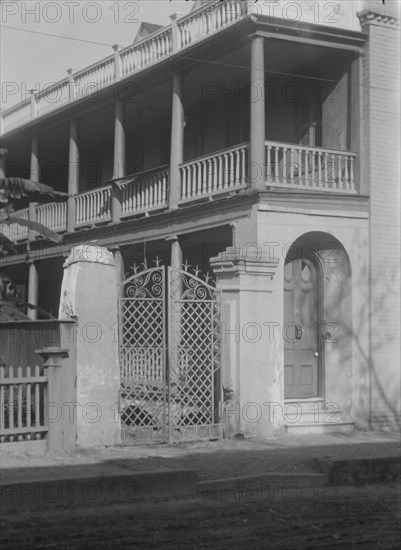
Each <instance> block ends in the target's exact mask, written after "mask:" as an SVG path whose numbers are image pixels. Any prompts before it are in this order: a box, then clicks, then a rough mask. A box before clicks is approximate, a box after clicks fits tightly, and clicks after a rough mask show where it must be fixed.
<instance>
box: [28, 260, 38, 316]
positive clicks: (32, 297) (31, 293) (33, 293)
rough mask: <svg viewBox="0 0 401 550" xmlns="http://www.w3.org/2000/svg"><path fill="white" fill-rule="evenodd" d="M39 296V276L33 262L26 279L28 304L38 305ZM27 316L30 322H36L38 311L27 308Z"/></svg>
mask: <svg viewBox="0 0 401 550" xmlns="http://www.w3.org/2000/svg"><path fill="white" fill-rule="evenodd" d="M38 296H39V274H38V268H37V266H36V264H35V262H30V264H29V277H28V304H32V305H33V306H37V305H38ZM27 315H28V317H29V318H30V319H32V321H36V320H37V318H38V310H37V309H30V308H29V307H28V311H27Z"/></svg>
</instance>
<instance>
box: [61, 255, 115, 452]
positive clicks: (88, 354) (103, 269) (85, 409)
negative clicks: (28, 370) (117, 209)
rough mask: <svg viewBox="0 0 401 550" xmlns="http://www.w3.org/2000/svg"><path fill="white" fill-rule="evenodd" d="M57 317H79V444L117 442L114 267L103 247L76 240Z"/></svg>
mask: <svg viewBox="0 0 401 550" xmlns="http://www.w3.org/2000/svg"><path fill="white" fill-rule="evenodd" d="M59 318H60V319H77V320H78V327H77V338H76V354H77V360H76V364H77V404H76V420H77V444H78V445H80V446H81V447H93V446H97V445H116V444H118V443H119V442H120V417H119V414H118V409H119V407H118V400H119V388H120V375H119V362H118V338H117V335H118V322H117V321H118V309H117V270H116V264H115V261H114V258H113V254H112V253H111V252H109V251H108V250H107V249H106V248H102V247H98V246H90V245H81V246H76V247H74V248H73V249H72V250H71V253H70V255H69V257H68V258H67V260H66V262H65V264H64V277H63V283H62V287H61V297H60V310H59Z"/></svg>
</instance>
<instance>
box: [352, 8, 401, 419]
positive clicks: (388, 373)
mask: <svg viewBox="0 0 401 550" xmlns="http://www.w3.org/2000/svg"><path fill="white" fill-rule="evenodd" d="M371 5H372V9H367V10H365V11H363V12H362V13H360V14H359V18H360V21H361V26H362V31H363V32H365V33H367V34H368V36H369V38H368V40H367V42H366V46H365V52H364V55H363V94H364V95H363V120H364V132H363V137H364V139H363V144H362V148H363V164H364V170H365V178H366V180H367V186H366V187H367V189H368V190H369V192H370V280H371V284H370V319H371V326H370V368H371V425H372V427H374V428H375V427H391V428H396V427H397V426H398V428H399V426H400V421H401V413H400V408H401V405H400V393H401V383H400V368H399V366H400V363H399V335H400V332H401V329H400V308H401V304H400V274H399V264H400V244H401V243H400V221H399V207H398V206H397V205H399V204H400V182H399V151H400V132H399V130H400V125H399V120H400V103H399V94H400V82H399V77H400V71H399V66H400V34H399V14H398V9H399V8H398V6H397V3H396V2H386V4H385V5H384V6H380V4H379V2H376V3H375V5H373V4H372V3H371ZM392 10H394V11H392Z"/></svg>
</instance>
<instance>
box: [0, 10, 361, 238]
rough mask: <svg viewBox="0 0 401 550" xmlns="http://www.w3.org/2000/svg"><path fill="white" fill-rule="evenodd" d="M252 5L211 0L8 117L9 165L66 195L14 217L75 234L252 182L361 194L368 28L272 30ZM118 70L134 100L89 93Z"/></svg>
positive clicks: (10, 231) (286, 191)
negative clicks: (362, 72)
mask: <svg viewBox="0 0 401 550" xmlns="http://www.w3.org/2000/svg"><path fill="white" fill-rule="evenodd" d="M245 4H246V3H245V2H238V1H232V0H228V1H226V2H217V3H214V4H209V3H208V6H209V7H211V6H213V7H214V9H213V10H210V9H209V10H208V11H207V12H205V10H204V9H203V10H202V9H198V10H195V11H194V12H192V13H191V14H190V15H188V16H186V17H183V18H180V19H178V21H173V23H172V25H171V26H169V27H167V28H164V29H162V30H159V31H156V32H155V33H153V34H152V35H150V36H149V37H148V38H146V39H144V40H142V41H141V42H138V43H136V44H134V45H133V46H130V47H129V48H126V49H125V50H122V51H120V52H117V51H116V53H115V56H112V57H110V58H107V60H106V61H107V62H106V61H103V62H102V63H100V64H96V65H94V66H93V67H92V68H90V69H87V70H86V71H81V72H80V73H77V74H76V75H74V82H73V81H72V77H71V79H70V80H68V81H65V82H64V83H63V84H62V87H63V89H64V92H63V93H61V92H60V94H59V95H58V99H57V100H56V101H54V102H49V101H45V100H44V98H43V97H42V95H40V94H39V95H38V96H36V97H35V98H32V102H31V103H30V105H31V107H32V106H35V110H33V111H30V110H29V109H28V110H27V113H28V115H29V116H28V115H27V117H28V119H27V120H28V122H27V123H25V122H24V119H23V118H18V117H17V119H15V120H16V122H15V124H16V125H17V126H18V124H20V126H19V127H17V126H14V129H13V130H12V129H11V128H12V124H14V123H11V118H9V119H8V120H9V122H8V123H7V124H9V126H8V129H7V125H6V130H7V131H6V134H5V135H4V136H3V144H4V145H3V147H5V148H7V150H8V153H7V159H6V170H5V171H6V175H7V176H10V177H12V176H15V177H25V178H31V179H37V180H38V181H41V182H42V183H45V184H48V185H51V186H52V187H54V188H55V189H57V190H59V191H63V192H68V193H69V194H70V199H69V200H68V201H58V202H53V203H49V204H37V205H36V206H34V205H31V207H30V208H29V209H28V208H27V206H28V203H25V204H24V203H20V204H19V205H18V206H19V208H20V210H19V211H18V213H17V216H20V217H23V218H25V219H27V218H28V216H30V217H31V219H33V220H36V221H39V222H41V223H42V224H44V225H46V226H48V227H49V228H51V229H53V230H55V231H58V232H61V233H64V232H67V233H72V232H75V231H79V230H82V229H84V228H88V227H93V226H104V225H108V224H117V223H120V222H125V221H128V220H132V219H134V218H140V217H144V216H146V217H148V216H152V215H153V214H154V213H160V212H164V211H169V210H172V211H173V210H177V209H183V208H185V207H187V206H190V205H192V204H194V203H196V202H199V201H200V202H202V201H203V202H205V203H207V202H209V201H211V200H215V199H216V198H217V197H219V196H225V195H228V196H229V195H232V194H238V193H241V192H242V191H243V190H244V189H246V188H254V189H257V190H259V191H274V192H280V193H282V194H283V196H288V195H290V194H291V193H293V192H296V193H309V194H314V195H315V196H316V195H320V196H321V195H325V196H337V197H339V196H343V198H344V200H347V198H346V197H349V196H351V195H356V194H358V193H362V194H363V193H364V188H363V187H362V185H363V184H364V183H363V178H361V177H360V170H361V166H360V165H361V163H360V143H361V136H360V133H361V126H360V116H361V114H360V113H361V109H360V91H359V90H360V84H359V58H358V52H359V49H360V47H361V45H362V44H363V43H364V39H365V38H364V35H362V33H357V32H354V31H344V30H343V31H340V30H338V29H335V32H333V30H332V29H329V30H327V29H326V28H323V26H320V27H319V26H318V25H316V29H317V30H315V29H314V28H312V25H309V26H306V27H305V28H304V27H301V26H300V25H298V23H296V22H295V23H294V22H290V23H289V22H288V21H287V22H286V21H284V23H282V28H281V30H280V34H279V35H278V36H277V35H276V29H277V28H278V27H277V25H272V24H271V22H269V21H268V20H267V21H266V20H264V19H261V20H258V21H256V22H255V21H254V20H253V19H250V18H249V19H248V20H246V19H245V20H244V12H243V8H244V5H245ZM240 7H241V9H239V8H240ZM305 29H306V30H305ZM220 31H221V32H220ZM301 31H302V32H301ZM209 38H210V40H209ZM234 38H235V41H233V39H234ZM174 44H176V46H174ZM177 48H179V49H177ZM184 48H192V50H191V51H190V52H189V50H188V51H187V53H186V54H185V55H182V54H181V53H179V55H178V56H177V57H176V59H175V60H174V63H172V62H171V60H169V58H170V57H171V52H174V51H175V52H179V50H180V51H181V50H182V49H184ZM128 52H130V53H129V55H128ZM151 54H152V55H151ZM172 55H173V56H174V54H172ZM152 56H153V57H152ZM128 59H130V61H129V62H128V61H127V60H128ZM163 60H164V61H165V63H164V64H163ZM106 67H108V69H107V70H106ZM111 67H112V68H113V69H111ZM145 69H149V70H146V71H145ZM84 75H86V76H85V78H86V79H87V80H86V81H85V78H84ZM89 75H90V76H89ZM102 75H103V76H102ZM105 75H108V76H105ZM132 75H133V76H132ZM135 75H137V76H138V78H137V76H135ZM140 75H142V76H141V79H139V76H140ZM131 76H132V80H130V77H131ZM118 78H120V79H121V78H122V79H127V81H128V82H131V83H133V84H135V85H136V88H135V97H132V94H130V93H129V92H130V91H131V92H132V89H131V90H129V89H128V91H127V92H126V93H125V95H124V94H121V96H119V97H116V96H115V94H114V93H110V94H106V93H104V94H101V97H100V98H99V100H98V101H88V100H89V99H91V97H92V96H88V98H86V100H85V92H84V91H83V90H84V89H85V86H86V85H87V86H89V85H90V84H92V85H95V88H96V87H100V88H101V87H102V86H103V87H104V88H103V89H104V90H106V89H107V88H108V87H110V86H112V85H113V83H115V79H117V80H118ZM113 79H114V80H113ZM79 82H81V83H82V85H81V84H79ZM85 82H86V84H85ZM77 83H78V85H77ZM138 83H139V84H140V85H138ZM60 86H61V85H60ZM56 88H57V87H56ZM57 89H59V90H61V88H60V87H59V88H57ZM67 89H68V93H67V92H66V91H65V90H67ZM88 89H89V88H88ZM255 93H256V95H255ZM92 94H93V95H94V96H96V91H95V92H93V88H92ZM252 94H254V95H252ZM260 94H261V95H260ZM63 98H64V99H63ZM39 104H41V107H40V108H39ZM17 107H18V106H17ZM17 107H16V108H13V109H11V110H9V111H7V112H6V113H4V115H6V114H7V113H8V114H10V112H12V113H16V112H18V108H17ZM32 114H34V115H35V117H34V118H29V117H31V115H32ZM6 118H7V117H6ZM18 121H19V122H18ZM3 230H4V233H5V234H6V235H8V236H9V237H10V238H11V239H12V240H16V241H24V240H26V239H28V237H29V235H28V232H27V230H26V229H25V228H21V227H19V226H17V225H16V224H13V225H10V226H8V227H5V228H3Z"/></svg>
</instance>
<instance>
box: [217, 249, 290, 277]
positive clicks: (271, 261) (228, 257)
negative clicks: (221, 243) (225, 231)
mask: <svg viewBox="0 0 401 550" xmlns="http://www.w3.org/2000/svg"><path fill="white" fill-rule="evenodd" d="M279 263H280V259H279V258H274V257H272V256H269V255H268V254H266V253H261V254H258V255H257V257H248V255H244V254H243V253H242V252H241V251H239V250H237V249H235V248H234V247H229V248H228V249H227V250H225V251H224V252H220V254H218V256H215V257H214V258H210V266H211V268H212V270H213V273H215V274H218V275H219V276H220V277H224V275H225V274H227V276H230V277H232V276H233V275H234V274H236V275H238V276H239V275H241V274H246V275H263V276H269V277H270V279H273V277H274V275H275V273H276V271H277V267H278V265H279Z"/></svg>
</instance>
